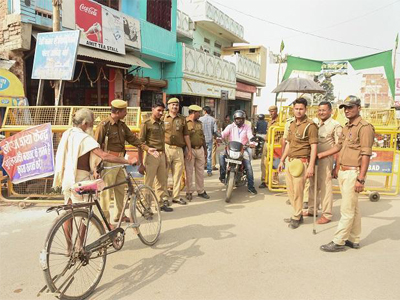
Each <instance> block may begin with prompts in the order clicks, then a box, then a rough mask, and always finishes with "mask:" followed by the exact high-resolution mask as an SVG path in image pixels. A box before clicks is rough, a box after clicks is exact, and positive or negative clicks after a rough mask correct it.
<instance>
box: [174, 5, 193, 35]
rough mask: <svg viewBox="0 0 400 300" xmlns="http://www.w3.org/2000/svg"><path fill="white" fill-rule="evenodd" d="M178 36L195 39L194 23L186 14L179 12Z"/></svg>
mask: <svg viewBox="0 0 400 300" xmlns="http://www.w3.org/2000/svg"><path fill="white" fill-rule="evenodd" d="M176 31H177V33H178V35H181V36H184V37H187V38H190V39H193V21H192V19H190V17H189V16H188V15H187V14H185V13H184V12H182V11H180V10H177V26H176Z"/></svg>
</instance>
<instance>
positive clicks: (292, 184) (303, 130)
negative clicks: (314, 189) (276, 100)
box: [285, 116, 318, 220]
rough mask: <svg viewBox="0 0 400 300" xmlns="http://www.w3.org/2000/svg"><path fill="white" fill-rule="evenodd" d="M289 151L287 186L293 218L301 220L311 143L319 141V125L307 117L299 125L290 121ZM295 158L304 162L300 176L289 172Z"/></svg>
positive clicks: (286, 174) (286, 175) (294, 121)
mask: <svg viewBox="0 0 400 300" xmlns="http://www.w3.org/2000/svg"><path fill="white" fill-rule="evenodd" d="M287 141H288V142H289V145H288V147H289V153H288V158H287V159H286V172H285V178H286V186H287V190H288V195H289V199H290V203H291V204H292V206H293V210H294V212H293V216H292V219H293V220H300V217H301V214H302V209H303V197H304V185H305V183H306V172H307V167H308V163H309V159H310V154H311V144H317V143H318V127H317V125H316V124H315V123H314V122H313V121H311V120H310V119H308V118H307V116H305V117H304V119H303V120H302V121H301V123H300V124H299V125H297V124H296V120H293V121H292V122H291V123H290V126H289V130H288V138H287ZM294 159H300V160H301V161H302V162H303V172H302V173H301V174H300V176H298V177H294V176H292V174H290V172H288V171H287V170H288V168H289V165H290V162H291V161H292V160H294Z"/></svg>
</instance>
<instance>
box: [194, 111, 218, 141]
mask: <svg viewBox="0 0 400 300" xmlns="http://www.w3.org/2000/svg"><path fill="white" fill-rule="evenodd" d="M199 120H200V121H201V123H202V124H203V132H204V137H205V138H206V143H211V142H212V140H213V135H214V134H215V133H216V132H217V130H218V127H217V121H216V120H215V119H214V118H213V117H211V116H210V115H208V114H207V115H204V116H202V117H201V118H200V119H199Z"/></svg>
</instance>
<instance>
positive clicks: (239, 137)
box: [219, 110, 257, 195]
mask: <svg viewBox="0 0 400 300" xmlns="http://www.w3.org/2000/svg"><path fill="white" fill-rule="evenodd" d="M245 119H246V114H245V112H244V111H242V110H237V111H235V113H234V114H233V120H234V122H233V123H232V124H230V125H228V126H227V127H226V128H225V129H224V131H222V133H221V137H222V139H228V140H229V141H230V142H231V141H235V142H240V143H242V144H243V145H247V144H250V147H251V148H253V147H254V143H252V142H250V139H251V138H252V137H253V133H252V131H251V126H250V125H247V124H245ZM249 150H250V149H248V148H247V149H246V150H245V154H244V157H243V166H244V168H245V169H246V173H247V190H248V191H249V193H252V194H253V195H256V194H257V190H256V189H255V188H254V175H253V168H252V166H251V162H250V158H251V151H249ZM225 159H226V153H225V151H223V152H221V154H220V157H219V164H220V177H219V180H220V181H221V182H222V183H225V176H226V161H225Z"/></svg>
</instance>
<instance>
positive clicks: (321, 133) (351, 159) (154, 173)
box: [95, 96, 374, 252]
mask: <svg viewBox="0 0 400 300" xmlns="http://www.w3.org/2000/svg"><path fill="white" fill-rule="evenodd" d="M111 105H112V108H111V115H110V117H109V118H108V119H106V120H104V121H102V122H101V123H100V124H99V126H97V129H96V132H95V139H96V140H97V142H98V143H99V144H100V145H101V147H102V149H103V150H104V151H106V152H108V153H110V154H112V155H115V156H120V157H122V156H124V155H125V142H128V143H130V144H131V145H133V146H136V147H138V148H139V149H140V150H139V165H140V167H139V172H141V173H145V184H146V185H149V186H151V187H153V186H154V189H155V193H156V196H157V199H159V201H160V207H161V210H163V211H165V212H170V211H172V210H173V209H172V208H171V207H170V203H169V200H168V191H167V179H168V170H169V169H170V170H171V172H172V180H173V191H172V202H174V203H178V204H181V205H185V204H186V201H185V200H184V199H182V198H181V197H180V191H181V189H182V183H183V182H182V180H181V179H182V174H183V172H184V170H185V182H184V183H185V185H186V200H189V201H190V200H192V197H193V193H194V192H195V191H197V195H198V196H199V197H201V198H204V199H209V196H208V194H207V193H206V191H205V189H204V169H205V165H206V161H207V156H208V158H209V159H208V160H209V161H208V167H206V168H207V172H209V173H211V171H212V167H213V164H212V162H211V161H210V160H211V159H212V158H211V155H207V153H210V151H212V148H213V147H212V144H211V145H210V143H207V142H206V139H205V134H204V126H203V124H202V122H200V121H199V118H200V114H201V111H202V108H201V107H199V106H197V105H191V106H189V116H188V117H186V118H185V117H184V116H182V115H180V114H179V113H178V111H179V100H178V99H177V98H171V99H169V101H168V112H167V113H166V114H165V113H164V110H165V105H164V104H163V103H162V102H158V103H155V104H154V105H153V108H152V113H151V117H150V118H149V119H148V120H146V121H144V122H143V123H142V125H141V128H140V134H139V138H137V137H136V136H135V135H134V134H133V133H132V132H131V131H130V130H129V128H128V127H127V125H126V124H125V123H124V122H122V119H123V118H124V117H125V116H126V107H127V104H126V102H125V101H122V100H114V101H113V102H112V103H111ZM339 108H340V109H341V108H344V112H345V115H346V117H347V118H348V120H349V121H348V123H347V124H346V125H345V126H344V127H343V128H342V127H341V126H340V125H339V123H337V122H336V121H335V120H333V119H332V106H331V103H329V102H321V103H320V104H319V110H318V118H317V119H315V120H311V119H309V118H308V117H307V115H306V110H307V100H306V99H304V98H299V99H296V100H295V101H294V102H293V114H294V117H293V118H290V119H288V120H287V123H286V126H285V133H284V135H283V138H282V153H281V155H280V157H279V158H274V165H276V169H277V170H278V172H282V171H283V170H284V169H285V170H286V171H285V179H286V186H287V191H288V195H289V202H290V204H291V205H292V207H293V214H292V216H291V217H290V218H287V219H285V220H284V221H285V222H287V223H289V225H288V226H289V227H290V228H292V229H296V228H298V227H299V226H300V224H301V223H302V222H303V217H305V216H314V215H316V214H317V211H318V207H319V205H321V211H322V215H321V217H320V218H319V219H318V221H317V223H318V224H325V223H328V222H330V221H331V219H332V203H333V196H332V178H338V181H339V186H340V190H341V193H342V203H341V219H340V221H339V225H338V229H337V231H336V233H335V236H334V239H333V241H331V242H330V243H328V244H326V245H322V246H321V250H323V251H327V252H338V251H343V250H344V247H345V246H348V247H352V248H359V241H360V233H361V215H360V211H359V207H358V195H359V193H360V192H362V191H363V190H364V184H365V178H366V173H367V170H368V165H369V160H370V156H371V155H372V144H373V140H374V128H373V126H372V125H371V124H369V123H368V122H367V121H365V120H363V119H362V118H361V116H360V111H361V102H360V99H358V98H357V97H355V96H349V97H347V98H346V100H345V101H344V103H343V104H341V105H340V106H339ZM208 113H209V112H208ZM269 113H270V116H271V121H270V123H269V126H268V127H271V126H276V125H277V121H278V110H277V107H276V106H271V107H270V108H269ZM206 115H207V113H206ZM228 118H229V117H228V116H227V117H226V118H225V122H224V125H225V123H226V124H229V123H230V120H229V119H228ZM260 121H262V120H260ZM261 125H262V124H261ZM211 127H213V125H212V126H211ZM261 127H262V126H261ZM266 128H267V127H266V126H265V128H264V129H265V130H266ZM256 133H257V132H256ZM211 135H212V132H211ZM215 148H216V147H215ZM142 151H143V152H144V154H143V155H142ZM267 151H268V147H266V145H264V150H263V156H262V159H261V170H262V175H261V176H262V178H261V182H262V183H261V185H260V188H265V187H266V182H267V176H266V174H265V170H266V166H265V163H266V161H265V158H266V156H267ZM274 156H275V155H274ZM278 163H279V164H278ZM106 164H108V165H112V164H113V163H106ZM214 167H215V166H214ZM114 170H115V171H113V172H109V173H108V174H107V175H106V176H105V177H104V181H105V183H106V185H112V184H115V183H116V182H120V181H122V177H121V176H123V173H122V170H118V169H114ZM193 173H194V174H195V184H194V185H193ZM315 174H318V175H317V176H315ZM273 181H274V183H277V182H279V177H278V173H277V172H274V176H273ZM315 185H316V186H315ZM315 188H316V189H315ZM314 190H316V191H317V195H316V194H314ZM109 193H110V192H109V190H107V191H104V192H102V194H101V205H102V208H103V210H104V212H105V214H106V216H107V218H110V213H109V205H110V203H109V201H110V199H111V197H110V194H109ZM307 196H308V199H309V204H308V210H306V211H303V202H304V198H305V197H307ZM114 197H115V202H116V208H117V212H116V214H115V216H114V217H115V218H114V221H117V220H118V219H119V218H120V215H121V214H123V211H122V204H123V198H124V187H123V186H119V187H115V188H114ZM314 198H315V199H316V200H315V205H314V201H313V200H314ZM122 220H123V221H126V222H129V218H128V217H126V216H123V218H122Z"/></svg>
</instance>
